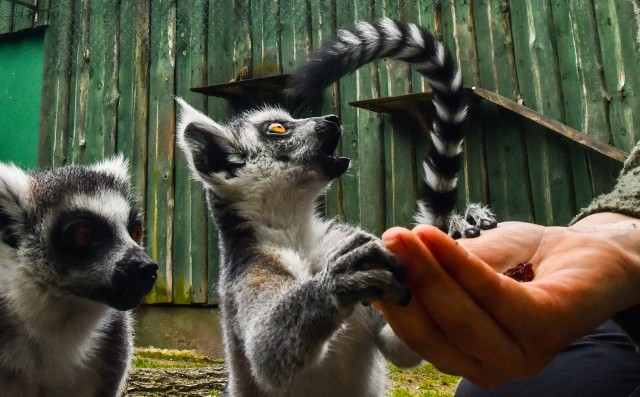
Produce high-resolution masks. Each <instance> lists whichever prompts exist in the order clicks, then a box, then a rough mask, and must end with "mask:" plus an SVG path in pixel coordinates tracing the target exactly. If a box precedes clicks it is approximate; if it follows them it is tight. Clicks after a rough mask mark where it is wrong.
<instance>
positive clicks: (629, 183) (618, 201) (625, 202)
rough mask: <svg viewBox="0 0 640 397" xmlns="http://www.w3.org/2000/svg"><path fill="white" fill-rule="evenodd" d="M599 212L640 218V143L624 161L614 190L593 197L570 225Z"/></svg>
mask: <svg viewBox="0 0 640 397" xmlns="http://www.w3.org/2000/svg"><path fill="white" fill-rule="evenodd" d="M598 212H616V213H619V214H624V215H628V216H632V217H634V218H640V143H638V144H636V146H635V147H634V148H633V150H631V154H629V157H627V160H626V161H625V162H624V166H623V167H622V171H620V175H618V181H617V183H616V186H615V187H614V188H613V190H612V191H611V192H610V193H605V194H602V195H600V196H598V197H596V198H595V199H593V201H592V202H591V204H589V205H588V206H587V207H586V208H583V209H582V210H581V211H580V212H579V213H578V215H576V217H575V218H573V220H572V221H571V223H569V225H573V224H574V223H576V222H577V221H579V220H580V219H582V218H584V217H586V216H589V215H591V214H595V213H598Z"/></svg>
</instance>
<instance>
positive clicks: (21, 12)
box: [13, 3, 36, 32]
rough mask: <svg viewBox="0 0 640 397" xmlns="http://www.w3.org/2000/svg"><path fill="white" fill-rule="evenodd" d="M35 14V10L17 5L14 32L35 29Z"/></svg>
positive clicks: (14, 15)
mask: <svg viewBox="0 0 640 397" xmlns="http://www.w3.org/2000/svg"><path fill="white" fill-rule="evenodd" d="M35 14H36V13H35V11H34V9H33V8H31V7H27V6H26V5H24V4H19V3H16V5H15V8H14V12H13V31H14V32H19V31H21V30H25V29H31V28H32V27H33V19H34V16H35Z"/></svg>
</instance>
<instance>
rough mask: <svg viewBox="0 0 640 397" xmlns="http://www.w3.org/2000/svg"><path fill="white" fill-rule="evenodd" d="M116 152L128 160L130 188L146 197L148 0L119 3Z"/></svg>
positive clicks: (140, 195)
mask: <svg viewBox="0 0 640 397" xmlns="http://www.w3.org/2000/svg"><path fill="white" fill-rule="evenodd" d="M120 26H121V27H124V28H123V29H121V30H120V62H119V69H118V86H119V91H120V101H119V105H118V136H117V151H118V152H120V153H123V154H124V155H125V156H126V157H127V158H128V159H129V166H130V172H131V181H132V185H133V187H134V189H135V191H136V193H137V195H138V196H139V197H141V198H142V197H145V195H146V184H147V137H148V134H149V131H148V129H147V124H148V119H149V0H140V1H137V2H131V1H126V2H122V3H121V13H120Z"/></svg>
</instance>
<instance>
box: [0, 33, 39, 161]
mask: <svg viewBox="0 0 640 397" xmlns="http://www.w3.org/2000/svg"><path fill="white" fill-rule="evenodd" d="M43 61H44V31H42V30H38V31H35V32H31V33H30V34H22V35H20V36H13V37H10V38H8V39H5V40H0V161H3V162H12V163H14V164H16V165H18V166H20V167H22V168H27V169H34V168H36V167H37V165H38V125H39V121H40V120H39V114H40V92H41V90H42V63H43Z"/></svg>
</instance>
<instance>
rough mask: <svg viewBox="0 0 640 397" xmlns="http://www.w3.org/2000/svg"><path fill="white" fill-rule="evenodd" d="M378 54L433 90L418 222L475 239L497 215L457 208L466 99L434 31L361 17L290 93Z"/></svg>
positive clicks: (302, 71) (295, 79)
mask: <svg viewBox="0 0 640 397" xmlns="http://www.w3.org/2000/svg"><path fill="white" fill-rule="evenodd" d="M380 58H391V59H397V60H400V61H403V62H406V63H408V64H409V65H411V67H412V68H413V69H414V70H416V71H417V72H419V73H420V74H422V75H423V76H424V77H426V79H427V81H428V83H429V86H430V87H431V91H432V94H433V105H434V107H435V112H434V116H433V124H432V131H430V137H431V143H432V145H431V149H430V152H429V154H428V157H427V158H426V159H425V161H424V172H425V179H424V181H423V187H422V193H421V199H420V200H419V201H418V210H417V212H416V214H415V221H416V223H421V224H430V225H434V226H437V227H439V228H440V229H442V230H444V231H446V232H448V233H449V234H450V235H452V236H454V237H460V236H465V237H475V236H478V235H479V234H480V229H490V228H493V227H495V226H496V225H497V222H496V221H495V218H494V215H493V214H492V213H491V211H490V210H489V209H488V208H486V207H482V206H481V205H478V204H471V205H469V207H468V209H467V211H466V213H465V215H464V216H460V215H457V214H455V212H454V208H455V206H456V196H457V175H458V173H459V172H460V168H461V165H462V143H463V139H464V135H465V130H466V128H465V126H466V122H467V110H468V99H467V95H466V92H465V90H464V88H463V87H462V78H461V73H460V70H459V69H458V68H457V67H456V64H455V62H454V61H453V59H452V58H451V55H450V54H449V53H448V52H447V51H446V50H445V48H444V46H443V45H442V43H441V42H439V41H438V40H437V39H436V38H435V37H434V36H433V35H432V34H431V33H430V32H428V31H426V30H424V29H421V28H420V27H418V26H416V25H415V24H413V23H401V22H397V21H394V20H392V19H390V18H381V19H380V20H378V21H376V22H375V23H370V22H365V21H361V22H358V23H357V24H356V25H355V28H353V29H350V30H340V31H339V32H338V34H337V35H336V36H335V37H333V38H332V39H331V40H329V41H328V42H327V43H325V44H324V46H323V47H322V48H321V49H320V50H318V51H316V52H314V53H312V55H311V57H310V59H309V61H308V62H307V63H305V64H304V65H303V66H302V67H300V68H299V69H298V70H297V71H296V73H295V74H294V75H293V76H292V78H291V81H290V86H291V88H292V96H293V97H297V98H306V97H309V96H313V95H315V94H318V93H319V92H320V91H321V90H322V89H324V88H325V87H327V86H329V85H330V84H332V83H334V82H336V81H337V80H339V79H340V78H341V77H342V76H344V75H346V74H348V73H351V72H353V71H355V70H356V69H358V68H360V67H361V66H363V65H365V64H367V63H369V62H372V61H375V60H377V59H380Z"/></svg>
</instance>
